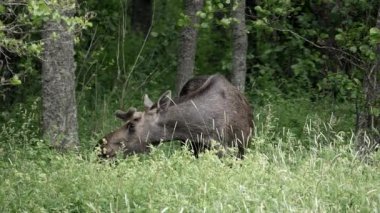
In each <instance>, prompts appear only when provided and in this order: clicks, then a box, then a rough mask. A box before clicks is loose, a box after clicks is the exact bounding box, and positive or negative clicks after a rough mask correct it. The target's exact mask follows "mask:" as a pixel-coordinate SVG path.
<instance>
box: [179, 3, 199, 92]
mask: <svg viewBox="0 0 380 213" xmlns="http://www.w3.org/2000/svg"><path fill="white" fill-rule="evenodd" d="M203 2H204V1H203V0H184V4H185V15H186V16H188V17H189V18H190V25H189V26H185V27H184V28H183V29H182V31H181V37H180V47H179V53H178V68H177V78H176V95H177V96H178V95H179V92H180V90H181V88H182V87H183V85H184V84H185V83H186V82H187V81H188V80H189V79H190V78H191V77H192V76H193V70H194V64H195V53H196V46H197V34H198V30H197V29H196V28H195V27H194V26H195V25H196V24H197V23H198V22H199V18H198V17H197V16H196V12H197V11H200V10H201V9H202V7H203Z"/></svg>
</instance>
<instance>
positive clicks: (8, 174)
mask: <svg viewBox="0 0 380 213" xmlns="http://www.w3.org/2000/svg"><path fill="white" fill-rule="evenodd" d="M274 108H275V107H273V106H272V107H271V106H267V107H264V108H262V110H261V111H259V112H257V113H256V117H255V121H256V129H255V133H256V137H255V138H254V140H253V141H252V145H251V147H250V149H249V150H248V153H247V154H246V158H245V159H244V160H236V159H235V158H228V157H226V158H223V159H219V158H218V157H217V156H216V155H215V153H213V151H210V152H206V153H203V154H202V155H201V156H200V157H199V158H198V159H196V158H194V157H193V156H192V155H191V153H190V152H189V151H188V150H187V149H185V148H181V147H179V146H176V145H174V146H173V144H170V143H168V144H163V145H161V146H159V147H157V148H154V149H153V151H152V152H151V153H150V154H147V155H138V156H132V157H128V158H127V159H118V160H117V161H116V162H101V161H99V160H98V159H97V158H96V155H95V153H94V152H93V151H92V149H90V145H88V146H84V147H82V150H81V151H79V152H73V153H57V152H56V151H54V150H52V149H50V148H49V146H48V145H47V143H46V142H44V141H41V140H39V139H38V138H39V136H38V134H37V133H36V132H38V128H36V126H35V122H36V121H35V119H34V118H33V119H30V118H31V115H35V114H33V113H35V112H34V111H33V110H26V109H24V110H23V109H22V108H20V110H18V112H19V114H20V115H23V114H24V115H25V116H24V117H22V116H21V117H20V118H19V119H20V120H19V122H21V121H22V123H23V125H22V126H21V127H20V126H19V125H16V124H17V123H16V122H13V121H11V120H10V121H9V122H7V123H5V124H4V125H2V126H1V132H0V136H1V145H0V159H1V161H0V177H1V180H2V181H1V182H0V188H1V191H0V212H23V211H28V212H63V211H69V212H131V211H133V212H151V211H153V212H183V211H186V212H201V211H202V212H204V211H208V212H243V211H246V212H248V211H252V212H283V211H297V212H310V211H313V212H324V211H332V212H341V211H360V212H377V211H379V210H380V191H379V190H380V181H379V180H380V172H379V171H380V168H379V162H380V154H379V153H374V155H373V156H372V161H371V163H364V162H361V161H360V159H359V158H357V156H356V153H355V151H354V150H353V149H352V147H354V146H353V143H354V134H353V133H352V132H350V131H349V130H348V131H342V130H339V128H338V127H339V119H338V118H336V117H334V115H331V116H330V118H329V119H327V120H324V119H321V118H317V117H316V116H310V117H308V118H307V119H306V120H305V122H304V124H303V128H302V137H299V136H297V134H295V133H294V132H292V131H291V130H290V129H289V128H285V127H281V126H279V122H278V118H276V117H275V116H274V114H275V113H273V109H274ZM107 113H109V112H107ZM105 122H106V125H108V126H106V127H99V129H98V130H99V132H98V133H93V134H92V135H91V136H88V138H87V139H86V140H88V141H87V143H88V144H95V143H96V140H97V136H96V135H100V134H103V132H102V131H103V130H104V131H108V130H109V129H111V126H113V125H117V124H115V122H114V121H113V118H112V119H111V118H109V119H108V121H105ZM16 127H17V128H18V129H17V130H16V129H15V128H16ZM103 128H104V129H103ZM89 129H91V127H90V125H89ZM105 129H107V130H105ZM33 132H34V133H33ZM23 133H25V134H23ZM12 136H14V137H12ZM82 140H83V139H82Z"/></svg>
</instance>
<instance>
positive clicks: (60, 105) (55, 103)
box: [42, 11, 79, 150]
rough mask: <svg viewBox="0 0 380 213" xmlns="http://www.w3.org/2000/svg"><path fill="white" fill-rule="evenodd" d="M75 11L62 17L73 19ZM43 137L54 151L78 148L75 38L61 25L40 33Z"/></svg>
mask: <svg viewBox="0 0 380 213" xmlns="http://www.w3.org/2000/svg"><path fill="white" fill-rule="evenodd" d="M73 12H74V11H70V12H67V14H66V12H65V14H63V15H67V16H69V15H72V14H73ZM42 37H43V39H44V56H43V60H42V107H43V112H42V117H43V134H44V138H45V139H46V140H48V141H49V142H50V143H51V144H52V145H53V147H55V148H57V149H59V150H67V149H71V148H74V147H76V146H77V145H78V142H79V140H78V125H77V108H76V101H75V68H76V64H75V61H74V36H73V34H72V33H71V32H69V30H68V28H67V25H66V24H65V23H64V22H63V21H60V22H55V21H47V22H45V23H44V30H43V33H42Z"/></svg>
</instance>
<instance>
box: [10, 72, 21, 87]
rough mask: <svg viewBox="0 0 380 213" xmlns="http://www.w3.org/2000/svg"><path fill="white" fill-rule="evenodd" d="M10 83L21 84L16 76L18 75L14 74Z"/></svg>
mask: <svg viewBox="0 0 380 213" xmlns="http://www.w3.org/2000/svg"><path fill="white" fill-rule="evenodd" d="M10 83H11V85H13V86H17V85H20V84H21V80H20V79H19V78H18V75H14V76H13V77H12V78H11V79H10Z"/></svg>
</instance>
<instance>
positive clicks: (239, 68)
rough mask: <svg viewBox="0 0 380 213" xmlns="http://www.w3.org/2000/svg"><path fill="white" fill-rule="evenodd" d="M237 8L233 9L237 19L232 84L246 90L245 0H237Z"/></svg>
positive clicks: (234, 34) (234, 30) (246, 41)
mask: <svg viewBox="0 0 380 213" xmlns="http://www.w3.org/2000/svg"><path fill="white" fill-rule="evenodd" d="M234 4H235V5H236V4H237V8H236V9H235V10H232V17H233V18H235V19H236V20H237V22H236V23H234V24H233V25H232V39H233V44H232V46H233V47H232V48H233V52H232V79H231V81H232V84H233V85H235V86H236V87H237V88H238V89H239V90H240V91H242V92H244V89H245V79H246V73H247V64H246V61H247V47H248V39H247V32H246V26H245V0H235V2H234Z"/></svg>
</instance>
